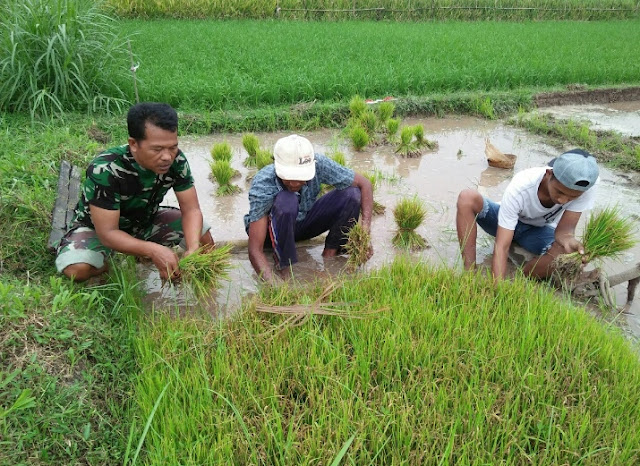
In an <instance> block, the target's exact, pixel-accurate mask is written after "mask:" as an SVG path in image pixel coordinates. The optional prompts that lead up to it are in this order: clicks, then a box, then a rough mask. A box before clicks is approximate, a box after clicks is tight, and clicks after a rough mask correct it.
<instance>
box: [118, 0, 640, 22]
mask: <svg viewBox="0 0 640 466" xmlns="http://www.w3.org/2000/svg"><path fill="white" fill-rule="evenodd" d="M107 4H108V5H110V6H111V7H113V8H115V11H116V12H117V13H118V14H120V15H125V16H138V17H169V18H254V19H255V18H273V17H278V18H287V19H320V20H344V19H375V20H395V21H419V20H434V19H435V20H443V19H444V20H451V19H455V20H541V19H554V20H558V19H565V20H566V19H574V20H593V19H606V18H630V17H631V18H633V17H636V18H637V17H638V5H637V2H635V1H634V0H588V1H585V0H527V1H522V0H499V1H496V0H414V1H412V2H404V1H399V0H358V1H357V2H355V1H353V0H332V1H326V0H254V1H251V2H248V1H246V0H227V1H224V2H221V1H219V0H191V1H189V2H157V1H153V0H108V2H107Z"/></svg>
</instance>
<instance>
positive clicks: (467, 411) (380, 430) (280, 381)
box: [133, 260, 640, 464]
mask: <svg viewBox="0 0 640 466" xmlns="http://www.w3.org/2000/svg"><path fill="white" fill-rule="evenodd" d="M321 290H322V287H321V286H318V287H317V288H316V289H315V290H312V291H310V292H300V291H296V290H295V289H288V290H277V291H272V292H270V293H269V292H267V293H266V294H263V295H262V298H261V301H258V302H260V303H261V304H262V305H265V304H266V305H291V304H296V303H313V302H314V300H315V299H316V298H317V297H318V295H319V294H320V292H321ZM329 300H330V301H334V302H341V303H349V304H343V305H341V306H342V307H344V306H349V305H350V307H349V310H348V312H349V313H350V314H352V315H358V313H361V312H364V311H367V310H376V309H384V310H383V311H382V312H380V313H378V314H376V315H374V316H372V317H367V318H365V319H361V320H359V319H343V318H339V317H326V316H325V317H320V316H318V317H312V318H310V319H309V320H308V321H307V322H306V323H305V324H303V325H302V326H301V327H281V324H282V322H283V319H284V318H279V317H272V318H265V317H262V316H263V315H264V314H263V315H261V314H257V313H256V312H255V307H254V305H250V306H249V307H248V308H247V310H246V312H245V313H243V314H241V315H240V317H239V318H237V319H235V320H233V321H227V322H218V323H212V322H211V321H210V320H209V319H208V318H203V319H197V318H181V319H177V320H174V319H171V318H167V317H166V316H161V315H154V316H150V317H149V319H148V320H147V321H146V323H145V324H143V328H142V329H141V333H140V339H139V340H138V341H137V355H138V358H139V361H140V364H141V367H142V371H141V372H140V374H141V375H140V378H139V381H138V383H137V386H136V389H135V393H134V395H133V396H134V400H135V403H136V404H137V406H138V407H139V419H140V420H139V423H138V425H141V424H143V423H144V422H145V421H147V420H150V421H151V429H150V430H149V431H148V433H147V436H146V439H145V443H144V448H145V451H146V453H147V455H148V456H147V460H148V461H149V463H150V464H159V463H162V462H165V463H166V462H168V463H175V464H218V463H220V464H222V463H224V464H231V463H235V464H239V463H243V464H246V463H250V464H302V463H307V462H309V461H313V462H319V463H323V464H328V463H330V462H331V461H332V460H336V459H337V458H339V457H341V456H342V454H343V453H344V452H345V451H346V453H344V461H345V462H346V463H347V464H372V463H373V464H400V463H403V462H409V463H413V464H443V463H451V464H454V463H464V464H467V463H471V462H478V463H487V464H488V463H493V462H496V461H498V462H506V463H524V462H532V463H535V464H561V463H580V464H632V463H635V462H637V461H638V460H640V449H638V445H640V433H639V432H640V430H639V429H638V428H639V427H640V424H639V423H640V420H639V418H638V416H637V414H638V406H640V392H638V390H637V387H638V384H640V364H639V362H638V358H637V354H636V353H634V352H633V351H632V349H631V347H630V345H629V343H628V342H627V341H625V340H624V339H623V337H622V336H621V335H619V334H617V333H616V332H615V331H609V330H606V329H604V328H603V327H602V326H601V324H599V323H597V322H596V321H595V320H593V319H592V318H590V317H588V316H587V315H586V314H585V313H584V311H581V310H578V309H575V308H572V307H571V306H569V305H568V304H566V303H564V302H560V301H558V300H557V299H556V298H554V297H553V296H552V295H551V294H550V293H548V292H546V291H544V290H543V289H542V288H540V287H539V286H537V285H535V284H533V283H531V282H530V281H525V280H516V281H515V282H513V283H503V284H501V286H499V287H498V289H494V285H493V282H492V280H491V279H490V278H487V277H481V276H475V275H470V274H465V275H459V274H457V273H454V272H452V271H449V270H432V269H429V268H428V267H426V266H424V265H422V264H411V263H409V262H407V261H403V260H400V261H397V262H396V263H394V264H393V265H392V266H390V267H387V268H385V269H383V270H380V271H377V272H374V273H372V274H371V275H370V276H364V277H354V278H351V279H346V280H344V281H343V282H342V283H341V286H340V288H338V290H336V291H334V292H333V293H332V294H331V295H330V298H329ZM339 307H340V306H339Z"/></svg>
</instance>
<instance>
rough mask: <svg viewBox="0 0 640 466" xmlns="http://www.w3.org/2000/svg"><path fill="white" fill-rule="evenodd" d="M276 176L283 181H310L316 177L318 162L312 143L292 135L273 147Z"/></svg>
mask: <svg viewBox="0 0 640 466" xmlns="http://www.w3.org/2000/svg"><path fill="white" fill-rule="evenodd" d="M273 158H274V165H275V168H276V175H278V177H279V178H282V179H283V180H292V181H309V180H311V179H313V177H314V176H316V160H315V155H314V153H313V146H312V145H311V141H309V140H308V139H307V138H303V137H302V136H298V135H297V134H292V135H291V136H287V137H284V138H280V139H278V140H277V141H276V144H275V146H274V147H273Z"/></svg>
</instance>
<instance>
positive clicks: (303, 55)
mask: <svg viewBox="0 0 640 466" xmlns="http://www.w3.org/2000/svg"><path fill="white" fill-rule="evenodd" d="M639 27H640V22H638V21H615V22H588V23H587V22H585V23H581V22H535V23H534V22H531V23H524V24H523V23H500V22H482V23H463V22H447V23H419V24H417V23H376V22H341V23H326V22H324V23H323V22H275V21H179V20H158V21H142V20H126V21H122V22H121V28H122V29H123V31H124V32H129V33H135V34H136V36H135V37H134V39H133V42H132V46H133V51H134V53H135V54H136V55H137V56H138V58H139V61H140V62H141V66H140V68H139V69H138V72H137V75H138V78H139V80H140V83H139V89H140V98H141V99H142V100H156V101H165V102H168V103H170V104H172V105H174V106H178V107H182V108H189V107H191V108H207V109H224V110H227V111H240V112H244V111H245V110H251V109H253V108H255V107H262V106H265V105H269V106H279V105H286V104H300V102H308V103H310V102H335V101H344V100H346V99H348V98H350V97H351V96H352V95H354V94H360V95H361V96H363V97H365V98H378V97H384V96H387V95H394V96H396V97H400V96H409V95H418V96H424V95H435V94H456V93H460V92H488V91H489V92H501V91H502V92H504V91H514V90H516V89H522V88H534V89H547V88H551V87H558V86H563V85H567V84H571V83H581V84H586V85H590V86H598V85H615V84H625V83H626V84H634V83H635V84H637V83H638V76H640V63H638V61H637V60H636V57H637V56H638V54H639V53H640V36H638V34H635V31H636V30H637V29H638V28H639ZM199 38H202V43H201V45H198V44H199V42H198V40H200V39H199ZM194 41H195V42H194ZM123 85H128V86H129V89H131V91H130V97H131V98H133V91H132V84H131V83H130V82H129V83H123Z"/></svg>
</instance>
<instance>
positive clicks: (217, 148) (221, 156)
mask: <svg viewBox="0 0 640 466" xmlns="http://www.w3.org/2000/svg"><path fill="white" fill-rule="evenodd" d="M232 155H233V153H232V150H231V145H230V144H229V143H228V142H220V143H218V144H214V145H213V147H212V148H211V158H213V160H214V161H216V162H217V161H218V160H226V161H227V162H230V161H231V157H232Z"/></svg>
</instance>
